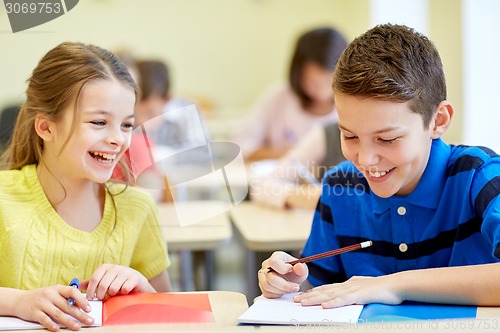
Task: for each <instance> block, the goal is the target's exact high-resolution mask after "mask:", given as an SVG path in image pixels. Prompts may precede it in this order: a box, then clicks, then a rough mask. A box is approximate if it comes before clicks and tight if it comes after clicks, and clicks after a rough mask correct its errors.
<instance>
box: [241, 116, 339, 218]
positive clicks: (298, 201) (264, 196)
mask: <svg viewBox="0 0 500 333" xmlns="http://www.w3.org/2000/svg"><path fill="white" fill-rule="evenodd" d="M344 160H345V158H344V155H342V150H341V148H340V130H339V127H338V124H337V122H334V123H329V124H326V125H320V126H316V127H315V128H313V129H312V130H310V131H309V132H308V133H307V134H306V136H305V137H304V138H302V139H301V140H300V142H299V143H297V145H295V146H294V147H293V148H292V149H290V150H289V151H288V152H287V153H286V154H285V155H284V156H283V157H282V158H280V159H279V160H277V161H276V165H275V166H274V167H273V168H272V170H271V171H270V172H269V173H266V174H264V175H262V176H255V177H251V180H250V199H251V200H252V201H255V202H258V203H261V204H264V205H269V206H273V207H278V208H301V209H314V208H316V205H317V204H318V200H319V196H320V194H321V183H320V180H321V178H322V177H323V175H324V173H325V171H327V170H329V169H331V168H332V167H334V166H335V165H337V164H338V163H340V162H342V161H344ZM258 164H259V163H258V162H257V163H255V164H252V167H253V166H254V165H255V166H257V167H258Z"/></svg>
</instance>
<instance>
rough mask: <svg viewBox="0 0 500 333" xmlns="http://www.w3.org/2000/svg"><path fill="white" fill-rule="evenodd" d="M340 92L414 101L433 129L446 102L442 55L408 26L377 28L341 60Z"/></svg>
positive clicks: (350, 47) (335, 85)
mask: <svg viewBox="0 0 500 333" xmlns="http://www.w3.org/2000/svg"><path fill="white" fill-rule="evenodd" d="M332 86H333V90H334V92H339V93H344V94H347V95H353V96H361V97H367V98H376V99H381V100H387V101H395V102H406V101H410V108H411V109H412V110H413V111H414V112H416V113H418V114H421V115H422V118H423V122H424V126H425V127H427V126H428V125H429V123H430V121H431V119H432V117H433V115H434V111H435V109H436V107H437V105H438V104H439V103H440V102H441V101H443V100H446V81H445V76H444V72H443V65H442V63H441V58H440V56H439V53H438V51H437V49H436V48H435V46H434V45H433V43H432V42H431V41H430V40H429V39H428V38H427V37H425V36H424V35H422V34H420V33H418V32H416V31H415V30H413V29H411V28H409V27H407V26H404V25H392V24H383V25H377V26H375V27H374V28H372V29H370V30H368V31H367V32H366V33H364V34H362V35H361V36H359V37H357V38H356V39H354V40H353V41H352V42H351V43H350V44H349V45H348V46H347V48H346V49H345V51H344V52H343V53H342V55H341V56H340V59H339V61H338V63H337V66H336V68H335V74H334V78H333V84H332Z"/></svg>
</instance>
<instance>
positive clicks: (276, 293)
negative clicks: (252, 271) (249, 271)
mask: <svg viewBox="0 0 500 333" xmlns="http://www.w3.org/2000/svg"><path fill="white" fill-rule="evenodd" d="M295 259H296V258H294V257H292V256H291V255H289V254H287V253H285V252H281V251H277V252H274V253H273V254H272V255H271V257H269V258H268V259H266V260H264V262H263V263H262V268H261V269H260V270H259V273H258V274H257V275H258V279H259V287H260V290H261V291H262V294H263V295H264V296H265V297H267V298H278V297H281V296H282V295H284V294H288V293H293V292H297V291H299V289H300V285H301V284H302V282H304V281H305V280H306V279H307V276H308V274H309V270H308V268H307V266H306V265H305V264H301V263H299V264H296V265H293V266H292V265H290V264H288V262H289V261H292V260H295ZM268 267H271V268H272V269H273V270H274V272H269V271H268Z"/></svg>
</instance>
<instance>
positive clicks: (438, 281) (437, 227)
mask: <svg viewBox="0 0 500 333" xmlns="http://www.w3.org/2000/svg"><path fill="white" fill-rule="evenodd" d="M333 92H334V95H335V100H336V103H337V110H338V114H339V128H340V130H341V132H342V136H341V137H342V151H343V153H344V155H345V156H346V158H347V160H348V161H347V162H343V163H340V164H339V165H338V166H337V167H335V168H333V169H331V170H330V171H328V172H327V174H325V177H324V178H323V190H322V195H321V200H320V203H319V204H318V208H317V210H316V212H315V215H314V220H313V224H312V229H311V234H310V236H309V239H308V240H307V242H306V245H305V247H304V250H303V252H302V255H303V256H309V255H314V254H318V253H322V252H325V251H328V250H333V249H337V248H340V247H344V246H348V245H352V244H356V243H360V242H363V241H372V242H373V246H371V247H369V248H366V249H362V250H358V251H353V252H350V253H344V254H341V255H339V256H333V257H328V258H324V259H321V260H316V261H312V262H309V263H308V264H307V265H306V264H303V263H302V264H297V265H294V266H292V265H290V264H289V263H288V262H289V261H291V260H293V259H294V258H293V257H292V256H290V255H288V254H286V253H284V252H275V253H274V254H273V255H272V256H271V257H270V258H269V259H267V260H265V261H264V262H263V263H262V269H261V270H260V271H259V273H258V276H259V285H260V288H261V290H262V292H263V294H264V296H266V297H270V298H276V297H280V296H281V295H283V294H286V293H290V292H296V291H299V288H300V287H302V288H303V289H309V290H308V291H307V292H304V293H301V294H300V295H297V296H295V298H294V300H295V302H299V303H300V304H302V305H304V306H310V305H321V306H322V307H324V308H333V307H340V306H343V305H348V304H368V303H385V304H399V303H401V302H403V301H417V302H431V303H448V304H469V305H480V306H499V305H500V293H499V290H500V288H499V287H500V282H499V279H498V276H499V275H500V178H499V174H500V156H499V155H498V154H496V153H495V152H493V151H492V150H490V149H488V148H485V147H474V146H465V145H458V146H456V145H448V144H446V143H445V142H444V141H443V140H442V139H441V136H442V135H443V134H444V133H445V132H446V130H447V129H448V128H449V126H450V124H451V120H452V118H453V113H454V110H453V106H452V105H451V103H450V102H449V101H447V100H446V81H445V76H444V72H443V65H442V62H441V58H440V56H439V53H438V51H437V49H436V48H435V46H434V45H433V43H432V42H431V41H430V40H429V39H428V38H427V37H425V36H423V35H422V34H420V33H418V32H416V31H415V30H413V29H411V28H409V27H406V26H402V25H392V24H384V25H378V26H376V27H374V28H372V29H370V30H368V31H367V32H365V33H364V34H362V35H361V36H359V37H357V38H356V39H354V41H353V42H351V44H349V46H348V47H347V49H346V50H345V52H344V53H343V54H342V56H341V58H340V59H339V63H338V65H337V68H336V69H335V75H334V80H333ZM268 267H272V268H273V270H274V272H269V271H268V269H267V268H268ZM311 287H312V288H311Z"/></svg>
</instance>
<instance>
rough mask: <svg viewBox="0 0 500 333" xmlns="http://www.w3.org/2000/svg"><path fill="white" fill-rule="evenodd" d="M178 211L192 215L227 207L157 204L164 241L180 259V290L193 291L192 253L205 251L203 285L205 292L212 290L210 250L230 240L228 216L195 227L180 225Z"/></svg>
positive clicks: (210, 203)
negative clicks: (204, 280)
mask: <svg viewBox="0 0 500 333" xmlns="http://www.w3.org/2000/svg"><path fill="white" fill-rule="evenodd" d="M176 206H177V208H178V209H179V208H181V209H184V211H186V210H185V209H186V208H187V209H188V211H191V212H192V214H199V213H200V212H205V213H206V214H207V215H209V216H210V215H214V214H210V211H211V210H216V211H221V210H222V208H224V207H226V206H227V204H225V203H223V202H220V201H189V202H176V203H175V205H174V203H163V204H159V205H158V210H159V215H160V223H161V225H162V227H163V228H162V229H163V232H164V234H165V238H166V241H167V246H168V250H169V251H177V252H179V254H180V257H181V285H182V290H183V291H193V290H195V287H194V278H193V259H192V251H204V253H205V268H206V285H205V287H204V288H201V289H204V290H211V289H213V288H212V286H213V276H214V272H213V266H214V262H213V261H214V258H213V252H212V250H214V249H216V248H218V247H220V246H222V245H224V244H225V243H227V242H228V241H229V240H230V239H231V237H232V230H231V223H230V221H229V218H228V216H227V214H225V213H224V214H220V215H217V216H215V217H212V218H209V219H207V220H204V221H202V222H198V223H196V224H192V225H188V226H181V224H180V221H179V218H178V216H177V213H176Z"/></svg>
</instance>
